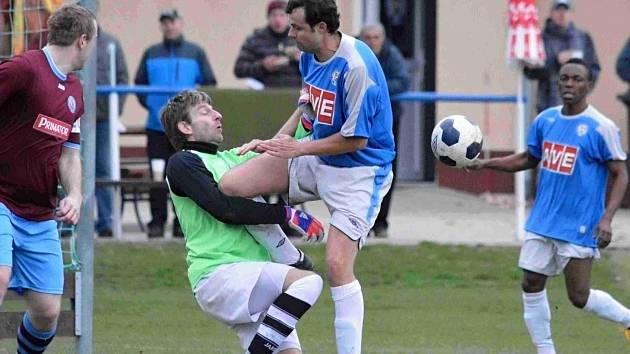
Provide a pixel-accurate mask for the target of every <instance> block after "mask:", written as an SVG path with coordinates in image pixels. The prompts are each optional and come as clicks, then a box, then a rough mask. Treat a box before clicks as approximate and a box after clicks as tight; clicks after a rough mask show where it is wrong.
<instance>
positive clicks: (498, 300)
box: [0, 243, 630, 354]
mask: <svg viewBox="0 0 630 354" xmlns="http://www.w3.org/2000/svg"><path fill="white" fill-rule="evenodd" d="M304 249H305V250H306V251H307V252H308V253H309V254H310V255H311V256H312V258H313V259H314V260H315V261H316V264H317V270H318V271H319V272H320V273H323V269H324V268H323V265H324V263H323V251H324V248H323V246H311V247H305V248H304ZM516 259H517V249H515V248H470V247H451V246H440V245H436V244H430V243H423V244H421V245H420V246H417V247H397V246H368V247H366V248H364V250H363V251H362V252H361V253H360V256H359V261H358V264H357V274H358V275H359V278H360V281H361V284H362V287H363V290H364V296H365V308H366V316H365V326H364V333H363V334H364V335H363V337H364V340H363V352H364V353H471V354H472V353H533V352H534V350H533V348H532V346H531V344H530V341H529V336H528V335H527V331H526V329H525V326H524V325H523V322H522V320H521V316H522V315H521V300H520V290H519V289H520V288H519V282H520V271H519V269H518V268H517V267H516V266H515V263H516ZM96 260H97V261H96V264H95V269H96V276H95V286H96V291H95V300H94V316H95V322H94V347H95V353H240V350H239V348H238V345H237V338H236V336H235V335H234V334H233V333H232V332H231V331H230V330H229V329H227V328H225V327H224V326H222V325H220V324H218V323H217V322H215V321H214V320H212V319H211V318H208V317H206V316H204V315H203V314H202V313H201V311H199V310H198V309H197V307H196V303H195V301H194V298H193V297H192V295H191V292H190V289H189V286H188V281H187V279H186V270H185V264H184V247H183V245H182V244H179V243H167V244H160V245H135V244H133V245H132V244H114V243H107V244H99V245H98V246H97V249H96ZM621 272H624V273H621ZM622 274H630V266H628V265H627V262H624V256H623V255H619V254H617V255H616V256H615V257H609V256H605V257H604V259H603V260H602V261H601V262H599V263H598V264H597V265H596V266H595V270H594V274H593V278H594V281H593V282H594V284H593V285H594V287H596V288H601V289H606V290H607V291H609V292H610V293H611V294H612V295H613V296H615V297H617V298H618V299H619V300H621V301H623V302H626V303H630V296H628V295H627V292H624V286H625V285H624V284H622V283H620V280H622V279H625V278H624V277H623V275H622ZM625 289H627V288H625ZM549 296H550V302H551V307H552V316H553V323H552V328H553V333H554V339H555V342H556V345H557V349H558V351H559V353H628V348H629V347H628V345H627V344H626V342H625V339H624V338H623V333H622V331H621V329H620V328H619V327H618V326H617V325H615V324H612V323H609V322H605V321H603V320H599V319H597V318H595V317H594V316H592V315H589V314H585V313H583V312H582V311H579V310H576V309H574V308H573V307H572V306H571V304H570V303H569V302H568V300H567V299H566V296H565V291H564V283H563V281H562V279H561V278H556V279H553V280H552V281H551V282H550V286H549ZM333 313H334V312H333V306H332V302H331V300H330V292H329V290H328V289H327V288H325V289H324V292H323V293H322V296H321V298H320V300H319V302H318V303H317V304H316V305H315V307H314V308H313V309H312V310H311V311H310V312H308V313H307V314H306V316H305V317H304V318H303V320H302V321H301V322H300V325H299V333H300V339H301V341H302V345H303V349H304V352H305V353H335V344H334V332H333V327H332V321H333ZM73 348H74V347H73V342H72V339H65V338H58V339H55V341H54V342H53V345H52V346H51V348H50V350H49V352H50V353H72V352H73ZM14 351H15V345H14V340H4V341H2V342H1V343H0V353H2V352H6V353H11V352H14Z"/></svg>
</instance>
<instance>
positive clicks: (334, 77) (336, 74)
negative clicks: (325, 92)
mask: <svg viewBox="0 0 630 354" xmlns="http://www.w3.org/2000/svg"><path fill="white" fill-rule="evenodd" d="M338 78H339V70H335V71H333V73H332V76H331V77H330V82H331V83H332V84H333V86H337V79H338Z"/></svg>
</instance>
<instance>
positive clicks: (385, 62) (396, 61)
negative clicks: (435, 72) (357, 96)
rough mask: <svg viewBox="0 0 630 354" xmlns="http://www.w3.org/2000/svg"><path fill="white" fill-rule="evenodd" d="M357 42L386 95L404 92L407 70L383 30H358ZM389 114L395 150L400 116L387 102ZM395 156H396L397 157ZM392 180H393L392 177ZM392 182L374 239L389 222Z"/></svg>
mask: <svg viewBox="0 0 630 354" xmlns="http://www.w3.org/2000/svg"><path fill="white" fill-rule="evenodd" d="M360 37H361V40H363V41H364V42H365V43H366V44H367V45H368V46H369V47H370V49H372V51H373V52H374V54H376V57H377V58H378V62H379V63H380V64H381V67H382V68H383V73H385V79H386V80H387V88H388V90H389V96H390V97H391V96H393V95H396V94H399V93H402V92H405V91H407V89H408V88H409V73H408V71H407V65H406V63H405V59H404V58H403V56H402V54H401V53H400V51H399V50H398V48H396V46H395V45H394V44H393V43H391V42H390V41H389V40H387V38H386V36H385V28H384V27H383V25H381V24H380V23H377V24H372V25H366V26H364V27H363V28H362V29H361V35H360ZM391 104H392V115H393V118H394V123H393V129H392V130H393V132H394V142H395V144H396V147H398V127H399V123H400V116H401V114H402V107H401V106H400V103H397V102H391ZM397 155H398V154H397ZM392 171H393V172H394V177H395V176H396V159H394V161H392ZM394 181H395V178H394ZM394 181H392V187H391V188H390V189H389V192H387V194H386V195H385V197H384V198H383V202H382V203H381V210H380V211H379V213H378V216H377V217H376V221H375V222H374V226H373V227H372V233H373V234H374V236H376V237H387V229H388V227H389V223H388V221H387V216H388V215H389V206H390V203H391V200H392V192H393V190H394V185H395V182H394Z"/></svg>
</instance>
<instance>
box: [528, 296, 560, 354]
mask: <svg viewBox="0 0 630 354" xmlns="http://www.w3.org/2000/svg"><path fill="white" fill-rule="evenodd" d="M523 319H524V320H525V325H526V326H527V330H528V331H529V336H530V337H531V338H532V342H533V343H534V345H535V346H536V349H537V350H538V354H555V353H556V349H555V347H554V345H553V340H552V339H551V311H550V310H549V302H548V301H547V290H543V291H541V292H538V293H526V292H523Z"/></svg>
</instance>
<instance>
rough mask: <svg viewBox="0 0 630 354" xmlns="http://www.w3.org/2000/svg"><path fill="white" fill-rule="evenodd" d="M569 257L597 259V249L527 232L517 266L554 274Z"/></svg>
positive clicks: (558, 272) (559, 271) (561, 268)
mask: <svg viewBox="0 0 630 354" xmlns="http://www.w3.org/2000/svg"><path fill="white" fill-rule="evenodd" d="M571 258H578V259H586V258H593V259H595V260H597V259H599V250H598V249H597V248H591V247H585V246H580V245H576V244H573V243H569V242H565V241H560V240H556V239H553V238H549V237H544V236H541V235H537V234H535V233H532V232H527V233H526V235H525V242H524V243H523V246H522V247H521V255H520V256H519V259H518V266H519V267H520V268H522V269H525V270H529V271H532V272H535V273H539V274H543V275H546V276H554V275H558V274H561V273H562V271H563V270H564V267H566V265H567V263H569V260H570V259H571Z"/></svg>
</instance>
